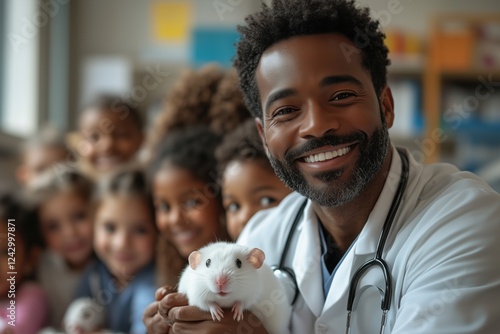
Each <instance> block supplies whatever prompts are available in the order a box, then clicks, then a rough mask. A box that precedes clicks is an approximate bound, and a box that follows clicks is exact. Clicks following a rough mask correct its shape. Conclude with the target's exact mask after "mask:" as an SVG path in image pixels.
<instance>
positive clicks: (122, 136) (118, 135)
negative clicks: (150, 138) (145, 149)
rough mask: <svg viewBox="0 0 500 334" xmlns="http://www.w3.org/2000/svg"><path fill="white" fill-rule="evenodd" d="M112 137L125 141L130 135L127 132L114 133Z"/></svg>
mask: <svg viewBox="0 0 500 334" xmlns="http://www.w3.org/2000/svg"><path fill="white" fill-rule="evenodd" d="M113 137H115V138H116V139H127V138H129V137H130V133H129V132H128V131H116V132H114V133H113Z"/></svg>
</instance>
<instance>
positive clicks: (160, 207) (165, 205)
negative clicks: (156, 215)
mask: <svg viewBox="0 0 500 334" xmlns="http://www.w3.org/2000/svg"><path fill="white" fill-rule="evenodd" d="M156 210H158V211H159V212H168V211H170V205H168V203H165V202H160V203H159V204H157V205H156Z"/></svg>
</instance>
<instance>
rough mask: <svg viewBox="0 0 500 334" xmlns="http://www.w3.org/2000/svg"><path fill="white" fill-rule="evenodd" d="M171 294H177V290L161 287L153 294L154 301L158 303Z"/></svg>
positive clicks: (167, 286)
mask: <svg viewBox="0 0 500 334" xmlns="http://www.w3.org/2000/svg"><path fill="white" fill-rule="evenodd" d="M172 292H177V290H176V289H175V288H174V287H171V286H169V285H165V286H162V287H161V288H158V289H157V290H156V292H155V299H156V301H160V300H162V299H163V297H165V296H166V295H168V294H169V293H172Z"/></svg>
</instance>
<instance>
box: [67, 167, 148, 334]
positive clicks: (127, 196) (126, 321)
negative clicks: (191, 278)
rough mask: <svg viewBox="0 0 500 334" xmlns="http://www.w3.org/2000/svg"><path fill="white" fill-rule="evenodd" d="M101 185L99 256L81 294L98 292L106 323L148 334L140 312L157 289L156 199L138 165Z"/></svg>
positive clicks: (96, 243) (97, 228)
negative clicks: (154, 204) (154, 199)
mask: <svg viewBox="0 0 500 334" xmlns="http://www.w3.org/2000/svg"><path fill="white" fill-rule="evenodd" d="M100 186H101V188H100V189H99V193H98V198H97V204H96V205H97V207H96V211H95V222H94V230H95V232H94V249H95V252H96V254H97V256H98V258H99V260H98V261H97V262H96V263H95V264H94V265H92V266H90V267H89V268H88V270H87V271H86V272H85V275H84V277H83V279H82V281H81V282H80V286H79V288H78V293H77V297H78V298H80V297H92V298H94V300H95V301H96V302H97V303H98V304H99V305H100V307H101V309H99V310H97V311H101V310H102V309H104V312H105V316H106V322H107V325H106V327H107V329H109V330H112V331H118V332H123V333H132V334H144V333H145V332H146V329H145V327H144V325H143V323H142V313H143V312H144V309H145V308H146V306H147V305H148V304H149V303H150V302H152V301H153V300H154V294H155V271H154V265H153V262H154V251H155V243H156V235H157V231H156V226H155V216H154V206H153V200H152V197H151V194H150V192H149V191H148V189H147V181H146V178H145V176H144V173H142V171H140V170H138V169H133V170H123V171H118V172H116V173H115V174H113V175H111V176H110V178H109V179H104V180H102V183H101V185H100Z"/></svg>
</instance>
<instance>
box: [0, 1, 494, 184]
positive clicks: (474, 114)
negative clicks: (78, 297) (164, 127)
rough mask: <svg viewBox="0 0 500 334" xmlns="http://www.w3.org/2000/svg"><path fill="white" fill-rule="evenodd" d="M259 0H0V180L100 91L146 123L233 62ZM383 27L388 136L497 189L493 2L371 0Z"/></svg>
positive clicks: (70, 124)
mask: <svg viewBox="0 0 500 334" xmlns="http://www.w3.org/2000/svg"><path fill="white" fill-rule="evenodd" d="M260 2H261V1H260V0H182V1H181V0H178V1H167V0H165V1H160V0H155V1H153V0H0V159H1V166H0V182H1V183H13V182H15V181H14V178H13V177H12V175H13V170H14V168H15V166H16V163H17V158H16V157H17V154H18V151H19V147H20V145H21V144H22V142H23V141H24V140H25V139H26V138H28V137H30V136H32V135H33V134H35V133H36V132H37V131H38V130H39V129H40V128H41V127H42V126H44V125H45V124H52V125H54V126H55V127H57V128H59V129H60V130H61V131H64V132H72V131H75V129H76V126H77V125H76V120H77V114H78V112H79V110H80V109H81V107H82V105H84V104H85V102H86V101H88V100H89V99H91V98H92V97H93V96H94V95H95V94H96V93H101V92H107V93H114V94H119V95H120V96H123V97H124V98H129V99H131V100H133V101H135V102H137V103H138V104H139V105H140V106H141V108H142V110H144V115H143V116H144V118H145V119H146V120H147V124H151V123H152V122H153V120H154V117H155V115H156V114H157V113H158V111H159V110H161V108H162V104H163V101H164V99H165V96H166V94H167V93H168V91H169V89H171V87H172V85H173V84H174V83H175V81H176V79H177V78H178V77H179V75H180V73H181V72H182V71H183V70H184V69H186V68H198V67H200V66H202V65H204V64H206V63H208V62H218V63H219V64H220V65H221V66H223V67H229V66H230V64H231V59H232V57H233V55H234V43H235V41H236V39H237V33H236V25H237V24H239V23H241V22H243V20H244V17H245V16H246V15H248V14H250V13H252V12H254V11H256V10H257V9H258V8H259V5H260ZM358 2H359V4H360V5H363V6H368V7H370V9H371V11H372V15H373V16H374V17H377V18H378V19H379V20H380V23H381V25H382V27H383V29H384V31H385V33H386V35H387V45H388V47H389V49H390V54H391V60H392V65H391V66H390V67H389V83H390V85H391V87H392V90H393V95H394V97H395V105H396V124H395V126H394V128H393V129H392V130H391V136H392V139H393V141H394V142H395V143H396V144H398V145H405V146H407V147H409V148H410V150H411V151H412V153H413V154H414V156H415V157H416V158H417V159H419V160H421V161H426V162H437V161H446V162H451V163H454V164H456V165H457V166H459V167H460V168H462V169H466V170H470V171H473V172H476V173H478V174H480V175H481V176H482V177H483V178H485V179H486V180H487V181H488V182H489V183H490V184H491V185H492V186H494V187H496V189H497V191H498V190H500V189H499V188H500V2H499V1H498V0H475V1H470V0H441V1H435V0H419V1H416V0H414V1H412V0H372V1H368V0H365V1H358Z"/></svg>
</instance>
